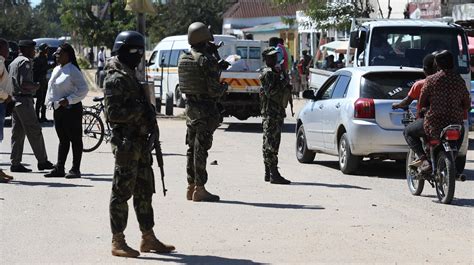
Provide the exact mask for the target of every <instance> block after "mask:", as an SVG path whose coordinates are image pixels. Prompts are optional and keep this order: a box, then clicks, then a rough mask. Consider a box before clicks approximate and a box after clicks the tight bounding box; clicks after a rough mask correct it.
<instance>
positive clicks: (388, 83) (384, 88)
mask: <svg viewBox="0 0 474 265" xmlns="http://www.w3.org/2000/svg"><path fill="white" fill-rule="evenodd" d="M423 78H425V75H424V74H423V73H416V72H411V73H407V72H399V73H390V74H387V73H386V72H380V73H369V74H366V75H364V76H363V77H362V79H361V84H360V97H361V98H373V99H404V98H405V97H406V96H407V95H408V92H409V91H410V88H411V87H412V86H413V84H414V83H415V82H416V81H418V80H420V79H423Z"/></svg>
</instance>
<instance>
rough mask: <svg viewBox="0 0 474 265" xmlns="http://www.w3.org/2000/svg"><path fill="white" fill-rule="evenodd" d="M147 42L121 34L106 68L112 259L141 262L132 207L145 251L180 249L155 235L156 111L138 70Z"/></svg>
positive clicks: (138, 34)
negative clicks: (132, 231) (131, 225)
mask: <svg viewBox="0 0 474 265" xmlns="http://www.w3.org/2000/svg"><path fill="white" fill-rule="evenodd" d="M144 47H145V41H144V38H143V36H142V35H141V34H140V33H138V32H135V31H124V32H121V33H120V34H119V35H118V36H117V38H116V39H115V43H114V47H113V51H112V52H113V53H114V54H115V55H116V56H114V57H112V58H111V59H110V60H109V61H108V62H107V65H106V67H105V70H106V77H105V80H104V87H105V113H106V118H107V121H108V122H109V123H110V125H111V127H112V140H111V144H112V152H113V154H114V156H115V168H114V169H115V170H114V179H113V184H112V195H111V198H110V224H111V227H112V234H113V238H112V255H114V256H122V257H137V256H139V255H140V253H139V252H138V251H136V250H134V249H132V248H130V247H129V246H128V245H127V244H126V242H125V236H124V234H123V231H124V230H125V227H126V226H127V219H128V204H127V201H128V200H129V199H130V198H131V197H132V195H133V206H134V208H135V213H136V215H137V219H138V223H139V225H140V230H141V231H142V242H141V245H140V251H141V252H151V251H155V252H158V253H169V252H171V251H173V250H174V249H175V248H174V247H173V246H170V245H165V244H163V243H162V242H160V241H159V240H158V239H157V238H156V237H155V235H154V233H153V226H154V221H153V219H154V218H153V208H152V195H153V193H154V192H155V182H154V176H153V170H152V167H151V166H152V161H153V160H152V156H151V151H150V148H149V144H148V137H149V135H150V133H151V131H152V128H153V124H154V122H155V121H154V119H156V116H155V112H154V111H153V110H152V109H151V107H150V104H149V103H148V102H147V101H146V100H147V99H146V97H145V91H144V89H143V88H142V86H141V84H140V82H139V81H138V79H137V77H136V73H135V68H136V67H137V66H138V64H139V63H140V61H141V58H142V56H143V54H144Z"/></svg>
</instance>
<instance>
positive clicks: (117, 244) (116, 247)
mask: <svg viewBox="0 0 474 265" xmlns="http://www.w3.org/2000/svg"><path fill="white" fill-rule="evenodd" d="M112 255H114V256H118V257H127V258H136V257H138V256H140V252H138V251H136V250H135V249H133V248H131V247H129V246H128V245H127V243H126V242H125V235H124V234H123V233H117V234H114V235H113V236H112Z"/></svg>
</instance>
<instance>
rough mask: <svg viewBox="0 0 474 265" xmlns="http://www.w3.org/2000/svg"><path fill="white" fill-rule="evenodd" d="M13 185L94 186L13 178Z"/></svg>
mask: <svg viewBox="0 0 474 265" xmlns="http://www.w3.org/2000/svg"><path fill="white" fill-rule="evenodd" d="M10 183H11V184H13V185H23V186H32V187H36V186H46V187H51V188H76V187H83V188H90V187H93V186H91V185H80V184H72V183H60V182H36V181H21V180H12V181H11V182H10Z"/></svg>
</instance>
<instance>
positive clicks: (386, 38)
mask: <svg viewBox="0 0 474 265" xmlns="http://www.w3.org/2000/svg"><path fill="white" fill-rule="evenodd" d="M440 50H449V51H451V52H452V53H453V55H454V60H455V66H456V69H457V72H458V73H460V74H467V73H469V65H468V62H469V60H468V50H467V44H466V39H465V36H464V34H463V32H462V30H459V29H451V28H442V29H440V28H430V27H423V28H421V27H380V28H375V29H374V30H373V32H372V38H371V43H370V54H369V58H370V61H369V64H370V65H393V66H401V65H403V66H411V67H418V68H422V67H423V58H424V57H425V56H426V55H427V54H428V53H432V52H434V51H440Z"/></svg>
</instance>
